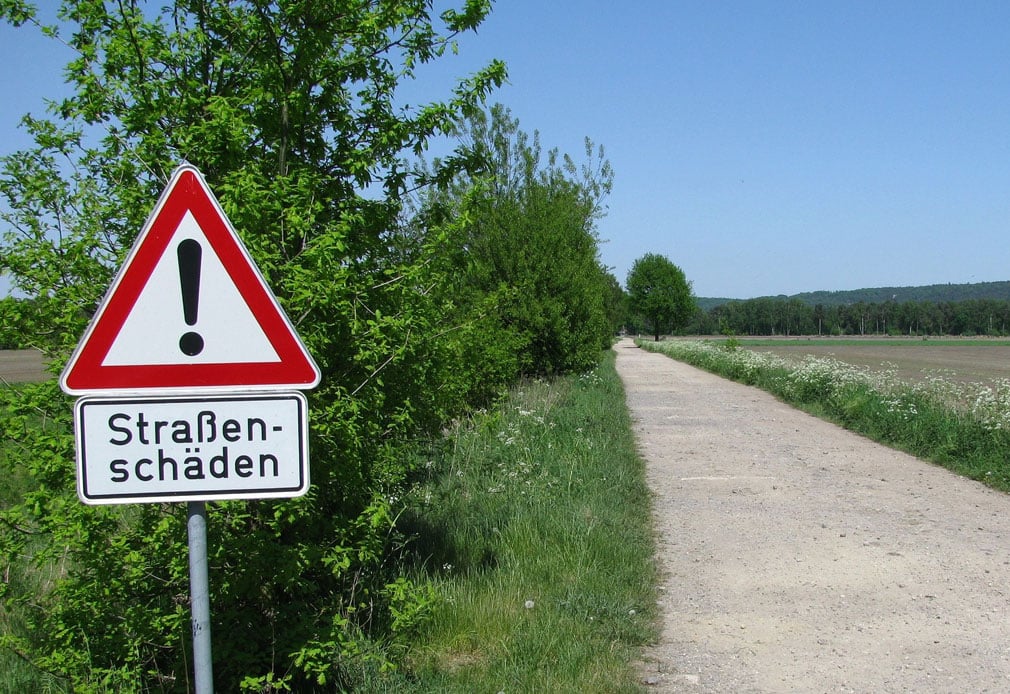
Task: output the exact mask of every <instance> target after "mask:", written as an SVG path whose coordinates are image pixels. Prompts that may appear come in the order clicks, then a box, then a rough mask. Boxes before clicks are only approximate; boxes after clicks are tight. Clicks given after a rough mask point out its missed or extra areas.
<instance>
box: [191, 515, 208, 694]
mask: <svg viewBox="0 0 1010 694" xmlns="http://www.w3.org/2000/svg"><path fill="white" fill-rule="evenodd" d="M188 512H189V516H188V520H187V522H186V528H187V531H188V533H189V592H190V611H191V620H192V624H193V676H194V678H195V684H196V694H213V691H214V665H213V660H212V658H211V649H210V580H209V579H208V577H207V504H206V502H204V501H190V502H189V504H188Z"/></svg>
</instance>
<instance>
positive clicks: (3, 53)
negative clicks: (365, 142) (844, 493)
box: [0, 0, 1010, 298]
mask: <svg viewBox="0 0 1010 694" xmlns="http://www.w3.org/2000/svg"><path fill="white" fill-rule="evenodd" d="M27 34H31V32H27ZM25 36H26V32H21V31H18V32H15V31H14V30H12V29H10V28H9V27H0V57H2V58H3V60H2V62H0V65H2V66H3V67H0V75H2V79H3V83H4V86H5V87H6V89H5V93H6V94H7V96H6V97H5V98H4V99H0V132H2V133H3V134H4V137H3V138H0V151H10V150H11V149H13V147H14V146H16V145H17V144H18V135H17V131H16V123H17V119H18V118H19V116H20V115H21V114H23V113H24V112H26V111H30V110H31V111H39V110H41V106H40V105H41V103H42V97H43V96H44V95H51V94H53V93H58V91H59V89H60V82H61V79H60V69H61V66H62V64H63V63H64V62H65V59H66V56H65V55H61V52H60V51H58V50H55V49H54V47H53V46H52V45H51V44H50V43H48V42H46V41H42V40H26V38H25ZM492 57H497V58H501V59H503V60H504V61H505V62H506V63H507V64H508V66H509V73H510V83H509V85H507V86H506V87H504V88H502V89H501V90H500V91H499V92H498V93H497V94H495V95H494V96H493V97H492V100H494V101H499V102H501V103H503V104H505V105H506V106H508V107H509V108H510V109H511V110H512V113H513V115H514V116H515V117H517V118H518V119H519V122H520V125H521V127H522V128H523V129H524V130H527V131H533V130H538V131H539V132H540V135H541V139H542V142H543V144H544V146H545V147H554V146H556V147H558V148H560V149H561V150H562V151H565V152H568V153H570V154H572V155H581V153H582V141H583V138H584V137H585V136H589V137H590V138H591V139H592V140H593V141H594V142H595V143H597V144H602V145H603V146H604V147H605V149H606V153H607V156H608V158H609V159H610V161H611V163H612V165H613V167H614V169H615V172H616V178H615V185H614V190H613V193H612V194H611V196H610V198H609V199H608V200H607V204H608V207H609V214H608V216H607V217H606V219H604V220H603V221H602V222H601V224H600V227H599V231H600V236H601V238H602V239H604V241H605V242H604V243H603V245H602V257H603V261H604V263H605V264H607V265H608V266H610V267H611V268H612V270H613V272H614V274H615V275H616V276H617V277H618V279H619V280H621V281H622V283H623V281H624V280H625V278H626V276H627V272H628V269H629V268H630V267H631V264H632V263H633V262H634V260H635V259H636V258H639V257H641V256H642V255H644V254H645V253H649V252H652V253H660V254H662V255H665V256H666V257H668V258H670V260H672V261H673V262H675V263H677V264H678V265H679V266H680V267H681V268H683V270H684V271H685V273H686V275H687V277H688V279H689V280H691V282H692V283H693V286H694V291H695V293H696V294H697V295H699V296H720V297H733V298H749V297H753V296H762V295H775V294H794V293H798V292H804V291H814V290H822V289H826V290H843V289H856V288H861V287H877V286H909V285H922V284H935V283H946V282H953V283H962V282H983V281H997V280H1010V243H1008V237H1010V3H1006V2H958V3H954V2H929V1H916V2H896V1H887V0H876V1H873V2H869V1H866V2H864V1H861V0H846V1H844V2H842V1H838V2H828V1H827V0H825V1H823V2H820V1H819V2H786V1H783V0H766V1H761V2H759V1H756V0H755V1H749V2H744V1H740V2H709V1H703V0H695V1H692V2H680V1H669V0H667V1H653V0H648V1H646V0H642V1H635V0H629V2H626V3H617V2H614V1H613V0H580V1H575V0H555V1H553V2H543V0H499V1H498V2H497V3H496V5H495V9H494V11H493V12H492V15H491V17H490V18H489V19H488V21H487V22H486V23H485V24H484V25H483V26H482V27H481V29H480V30H479V33H478V34H477V35H476V36H474V35H468V36H466V37H464V38H463V39H462V40H461V41H460V53H459V55H458V56H453V57H450V58H447V59H444V60H443V61H441V62H440V63H439V64H438V66H437V67H435V68H433V69H431V70H430V71H429V73H428V74H426V75H425V79H424V81H423V82H421V83H419V84H418V85H417V86H416V87H415V89H416V91H417V94H418V98H423V97H430V98H431V99H436V98H440V97H441V96H444V93H445V92H444V87H445V86H446V85H448V84H449V78H450V76H453V75H462V74H466V73H468V72H471V71H472V70H474V69H476V67H477V66H478V65H480V64H482V63H484V62H486V61H487V60H488V59H490V58H492ZM152 203H153V201H152Z"/></svg>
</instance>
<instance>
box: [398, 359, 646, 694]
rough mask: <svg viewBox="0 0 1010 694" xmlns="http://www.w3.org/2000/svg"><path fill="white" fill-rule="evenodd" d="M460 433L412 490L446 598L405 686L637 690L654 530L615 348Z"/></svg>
mask: <svg viewBox="0 0 1010 694" xmlns="http://www.w3.org/2000/svg"><path fill="white" fill-rule="evenodd" d="M450 440H451V441H452V446H451V449H450V450H449V451H447V452H446V455H445V456H444V457H443V458H441V459H439V460H437V461H433V463H432V465H431V474H430V477H429V478H428V479H427V480H425V481H424V483H423V484H421V485H420V486H419V487H418V488H417V490H416V491H415V496H416V498H417V500H418V506H419V508H420V511H419V513H418V514H417V516H416V517H415V518H413V519H412V521H411V522H412V523H413V524H414V525H415V527H416V528H417V530H418V532H419V537H418V547H417V549H418V557H419V561H420V562H421V568H420V569H419V574H420V576H421V577H423V578H426V579H429V580H431V581H433V583H434V585H435V588H436V593H437V595H438V596H439V600H438V603H437V605H436V607H435V611H434V615H433V617H432V619H431V621H430V623H429V625H428V626H427V627H426V628H425V630H424V631H423V633H421V634H420V635H419V637H418V638H417V639H416V641H415V642H414V644H413V645H412V647H411V649H410V652H409V654H408V658H407V661H408V663H409V672H410V676H409V678H408V679H410V684H409V687H406V685H405V688H409V689H410V691H438V692H479V691H487V692H498V691H507V692H508V691H529V692H534V691H536V692H540V691H543V692H548V691H550V692H586V691H607V692H621V691H628V692H631V691H638V684H637V681H636V678H635V675H634V671H633V667H632V663H633V661H634V660H635V658H636V656H637V652H638V649H639V648H640V647H641V646H642V645H643V644H644V643H646V642H647V641H649V640H650V639H651V638H653V637H654V635H655V615H654V604H655V600H654V594H653V585H654V582H653V576H654V574H653V572H654V567H653V563H652V556H653V542H652V535H651V530H650V525H649V496H648V490H647V487H646V484H645V481H644V471H643V467H642V462H641V460H640V459H639V458H638V456H637V454H636V452H635V445H634V440H633V438H632V434H631V428H630V421H629V419H628V415H627V411H626V409H625V407H624V404H623V392H622V391H621V386H620V381H619V379H618V378H617V375H616V373H615V371H614V368H613V355H612V354H608V355H607V357H606V361H605V364H604V365H603V366H601V367H600V368H599V369H598V370H597V371H595V372H593V373H591V374H586V375H584V376H581V377H571V378H567V379H561V380H557V381H552V382H542V381H541V382H532V383H528V384H526V385H524V386H523V387H522V388H521V389H519V390H517V391H516V392H515V393H514V394H513V395H512V397H511V399H510V400H509V401H508V402H507V403H506V404H505V406H504V407H503V409H502V410H501V411H500V412H497V413H494V414H486V415H482V416H478V417H475V418H474V419H472V420H470V421H467V422H464V423H460V424H459V425H458V426H457V428H456V430H455V431H454V432H453V434H452V436H451V439H450ZM425 533H427V535H425Z"/></svg>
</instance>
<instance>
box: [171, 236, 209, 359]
mask: <svg viewBox="0 0 1010 694" xmlns="http://www.w3.org/2000/svg"><path fill="white" fill-rule="evenodd" d="M176 253H177V254H178V256H179V284H180V286H181V287H182V313H183V316H184V317H185V319H186V325H196V316H197V313H198V311H199V309H200V257H201V255H202V254H203V249H202V248H201V247H200V242H199V241H195V240H193V239H186V240H185V241H182V242H180V243H179V248H178V249H177V250H176ZM179 349H181V350H182V353H183V354H187V355H189V356H191V357H195V356H196V355H197V354H199V353H200V352H202V351H203V338H202V337H200V335H199V333H193V332H190V333H185V334H184V335H183V336H182V337H180V338H179Z"/></svg>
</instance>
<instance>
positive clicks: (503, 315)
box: [427, 104, 613, 375]
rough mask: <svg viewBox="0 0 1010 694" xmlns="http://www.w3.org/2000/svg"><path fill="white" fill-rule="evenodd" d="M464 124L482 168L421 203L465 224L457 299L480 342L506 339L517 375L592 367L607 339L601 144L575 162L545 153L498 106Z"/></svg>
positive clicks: (606, 170)
mask: <svg viewBox="0 0 1010 694" xmlns="http://www.w3.org/2000/svg"><path fill="white" fill-rule="evenodd" d="M461 130H462V132H461V136H462V138H463V140H464V142H466V143H467V144H468V145H469V147H470V148H471V149H472V150H473V151H474V152H475V153H476V155H477V156H478V158H479V159H480V161H482V162H485V163H486V168H485V169H484V170H482V171H479V172H477V173H476V174H466V175H461V176H459V177H457V178H456V180H454V181H453V182H452V185H451V186H449V187H447V189H446V190H444V191H443V192H442V195H441V196H435V197H434V198H433V199H432V200H429V201H428V203H427V204H428V205H429V206H437V205H443V206H449V207H451V208H454V209H456V210H458V211H457V212H456V213H455V216H458V217H460V218H463V219H465V220H467V223H466V224H465V225H461V226H459V227H458V228H457V229H456V230H455V233H454V236H453V238H454V240H455V247H456V248H457V249H458V251H457V258H456V261H455V263H456V265H457V268H458V272H457V274H456V284H455V286H454V296H455V298H456V300H457V301H462V302H464V306H465V307H469V308H471V309H476V310H477V311H478V312H479V313H480V314H481V315H483V316H485V317H486V318H487V320H486V321H485V322H484V325H485V326H486V329H487V333H486V334H485V335H484V341H485V342H487V343H489V344H487V345H485V348H486V349H488V350H494V351H496V352H497V350H498V347H497V345H498V344H508V345H510V346H511V347H510V349H512V350H514V351H515V352H514V353H515V355H516V358H515V360H514V366H515V367H516V368H517V369H518V370H519V371H520V372H522V373H523V374H528V375H552V374H559V373H566V372H571V371H578V370H583V369H586V368H589V367H590V366H592V365H593V364H595V363H596V361H597V359H598V358H599V352H600V349H601V348H603V347H605V346H608V345H609V341H610V337H611V335H612V327H611V324H610V321H609V317H608V314H607V308H608V302H611V301H612V293H611V289H610V288H609V287H608V283H607V273H606V270H605V269H604V268H603V267H602V265H601V264H600V262H599V241H598V238H597V234H596V223H597V221H598V220H599V218H600V217H601V216H602V214H603V200H604V198H605V197H606V195H607V194H609V192H610V188H611V184H612V180H613V171H612V170H611V167H610V164H609V162H608V161H607V159H606V157H605V156H604V153H603V149H602V147H601V148H598V149H597V148H594V147H593V145H592V143H591V142H590V141H589V140H588V138H587V140H586V142H585V160H584V163H583V164H582V165H581V166H579V165H577V164H576V163H575V161H574V160H573V159H572V158H571V157H570V156H568V155H562V154H560V153H559V152H558V151H557V150H556V149H553V150H549V151H548V152H546V153H544V152H543V150H542V148H541V145H540V138H539V134H538V133H536V132H535V131H534V133H533V135H532V137H531V136H530V135H528V134H527V133H525V132H523V131H522V129H521V128H520V127H519V121H518V120H517V119H515V118H513V117H512V115H511V113H510V112H509V110H508V109H507V108H505V107H504V106H502V105H500V104H499V105H495V106H494V107H492V108H491V110H490V112H489V113H484V112H478V113H474V114H473V115H472V116H471V117H470V119H468V120H467V122H466V123H465V124H463V127H462V129H461ZM475 356H476V355H475ZM499 356H500V357H502V356H505V355H501V354H499ZM483 358H486V356H485V357H483ZM483 358H482V359H483Z"/></svg>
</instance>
